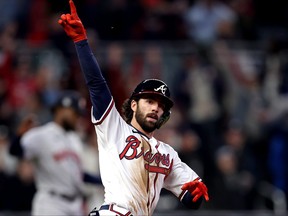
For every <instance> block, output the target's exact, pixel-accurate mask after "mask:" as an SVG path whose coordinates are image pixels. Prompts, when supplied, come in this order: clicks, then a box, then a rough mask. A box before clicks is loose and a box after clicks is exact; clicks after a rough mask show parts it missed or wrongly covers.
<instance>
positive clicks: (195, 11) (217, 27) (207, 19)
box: [184, 0, 236, 46]
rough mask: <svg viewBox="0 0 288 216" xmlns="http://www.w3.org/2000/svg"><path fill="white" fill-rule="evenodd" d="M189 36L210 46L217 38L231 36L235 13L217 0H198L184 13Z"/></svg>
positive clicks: (198, 42)
mask: <svg viewBox="0 0 288 216" xmlns="http://www.w3.org/2000/svg"><path fill="white" fill-rule="evenodd" d="M184 16H185V22H186V25H187V31H188V34H189V37H190V38H191V39H192V40H194V41H195V42H196V44H199V45H203V46H210V45H211V44H212V43H213V42H214V41H215V40H217V39H219V38H231V37H232V38H233V36H234V32H235V29H234V28H235V22H236V14H235V12H234V11H233V10H232V9H231V8H230V7H229V6H228V5H226V4H224V3H223V2H221V1H219V0H198V1H196V2H195V4H193V5H191V7H190V8H189V9H188V10H187V11H186V13H185V14H184Z"/></svg>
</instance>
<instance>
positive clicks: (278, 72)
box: [0, 0, 288, 212]
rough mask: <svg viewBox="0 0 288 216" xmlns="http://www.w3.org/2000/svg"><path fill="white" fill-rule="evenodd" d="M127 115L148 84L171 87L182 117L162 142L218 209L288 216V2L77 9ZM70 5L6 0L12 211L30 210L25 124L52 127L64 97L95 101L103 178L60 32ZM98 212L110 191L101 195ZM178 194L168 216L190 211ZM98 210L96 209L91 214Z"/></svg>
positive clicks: (2, 130)
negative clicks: (22, 154)
mask: <svg viewBox="0 0 288 216" xmlns="http://www.w3.org/2000/svg"><path fill="white" fill-rule="evenodd" d="M74 2H75V4H76V6H77V9H78V14H79V17H80V18H81V20H82V22H83V24H84V26H85V27H86V30H87V34H88V38H89V42H90V44H91V46H92V49H93V51H94V53H95V55H96V57H97V59H98V61H99V64H100V67H101V69H102V72H103V73H104V76H105V78H106V79H107V82H108V85H109V86H110V88H111V92H112V94H113V95H114V99H115V101H116V106H117V108H118V109H120V107H121V104H122V102H123V101H124V99H125V98H127V97H129V95H130V93H131V91H132V90H133V89H134V87H135V86H136V84H138V83H139V82H140V81H142V80H143V79H145V78H150V77H154V78H160V79H163V80H164V81H165V82H166V83H167V84H168V86H170V88H171V92H172V98H173V100H174V102H175V106H174V107H173V109H172V117H171V119H170V121H169V122H168V123H167V124H166V125H165V126H163V128H161V130H159V131H157V133H156V137H157V138H159V139H160V140H163V141H165V142H167V143H169V144H170V145H172V146H173V147H174V148H175V149H176V150H177V151H178V152H179V155H180V157H181V158H182V160H183V161H184V162H186V163H187V164H188V165H189V166H191V167H192V169H194V170H195V171H196V172H197V173H198V174H199V175H200V176H201V177H202V178H203V180H204V181H205V183H206V184H207V186H208V188H209V193H210V202H209V203H205V205H204V206H203V208H204V209H207V210H257V209H267V210H272V211H274V212H286V211H287V204H288V203H287V200H286V199H287V195H288V61H287V60H288V53H287V49H288V1H286V0H274V1H269V0H105V1H104V0H75V1H74ZM66 12H69V5H68V0H67V1H66V0H61V1H59V0H9V1H7V0H0V14H1V15H0V212H1V211H30V208H31V199H32V197H33V194H34V193H35V185H34V180H33V167H31V165H30V164H29V163H28V162H27V161H19V160H16V159H15V158H13V157H12V156H11V155H10V154H9V145H10V143H11V140H13V138H14V137H15V136H16V135H17V126H18V124H19V122H20V121H21V120H22V119H23V118H25V117H27V116H28V115H30V114H33V115H35V117H36V118H37V121H38V124H43V123H45V122H47V121H49V120H50V119H51V114H50V106H51V104H53V102H54V101H55V98H56V97H57V95H58V93H59V92H60V91H61V90H65V89H73V90H77V91H78V92H80V93H81V94H82V96H84V97H85V98H86V99H87V102H88V103H87V113H86V114H85V115H84V116H83V117H82V119H81V122H79V126H78V130H79V133H80V134H81V136H82V138H83V140H84V142H85V146H84V148H85V156H84V157H83V158H84V161H85V162H84V166H85V167H86V169H88V170H90V171H91V172H94V173H99V170H98V161H97V159H98V155H97V143H96V138H95V132H94V128H93V126H92V124H91V123H90V106H91V104H90V103H89V95H88V92H87V88H86V86H85V82H84V80H83V78H82V74H81V70H80V66H79V64H78V60H77V56H76V53H75V49H74V44H73V42H72V41H71V40H70V39H69V38H68V37H67V36H66V35H65V33H64V31H63V29H62V28H61V27H60V26H59V25H58V23H57V21H58V18H59V16H60V14H62V13H66ZM88 191H89V194H90V195H89V196H87V202H88V205H90V204H91V203H92V204H91V205H95V203H97V202H98V203H100V202H101V199H100V200H99V197H102V196H103V195H102V191H101V189H100V190H99V188H94V187H89V188H88ZM174 199H175V198H174V197H173V196H172V195H171V194H169V193H168V192H166V191H163V196H162V198H161V200H160V202H159V207H158V209H159V211H160V210H169V209H182V208H183V207H182V206H181V204H179V202H177V201H175V200H174ZM89 202H90V204H89Z"/></svg>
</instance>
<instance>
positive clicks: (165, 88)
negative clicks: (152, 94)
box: [154, 85, 167, 95]
mask: <svg viewBox="0 0 288 216" xmlns="http://www.w3.org/2000/svg"><path fill="white" fill-rule="evenodd" d="M159 90H161V92H162V94H164V95H165V92H166V90H167V87H166V86H165V85H161V86H160V87H158V88H155V89H154V91H159Z"/></svg>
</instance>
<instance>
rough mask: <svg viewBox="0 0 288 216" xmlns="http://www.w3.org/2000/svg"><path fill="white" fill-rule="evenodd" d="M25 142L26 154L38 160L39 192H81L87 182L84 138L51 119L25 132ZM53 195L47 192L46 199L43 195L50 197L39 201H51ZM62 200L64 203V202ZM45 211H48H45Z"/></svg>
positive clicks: (37, 177)
mask: <svg viewBox="0 0 288 216" xmlns="http://www.w3.org/2000/svg"><path fill="white" fill-rule="evenodd" d="M21 145H22V147H23V149H24V154H25V155H24V156H25V158H27V159H31V160H32V161H34V162H35V163H34V164H35V183H36V187H37V193H47V194H48V193H49V192H51V191H53V192H56V193H57V194H65V195H70V196H77V195H78V196H79V195H80V194H81V193H80V191H81V187H82V184H83V181H82V167H81V162H80V153H81V151H82V142H81V140H80V138H79V136H78V135H77V134H76V133H75V132H66V131H65V130H64V129H63V128H62V127H60V126H59V125H58V124H56V123H54V122H49V123H47V124H45V125H43V126H40V127H36V128H33V129H31V130H29V131H28V132H27V133H25V134H24V135H23V137H22V139H21ZM38 196H39V195H38ZM49 197H50V199H55V197H53V196H48V195H47V196H45V199H44V198H43V199H44V200H45V201H46V202H45V204H44V203H43V202H44V200H43V201H42V203H38V205H39V206H41V205H46V204H47V203H50V201H48V200H47V199H49ZM79 197H80V196H79ZM56 199H57V198H56ZM58 203H59V205H60V204H61V202H58ZM34 204H35V203H34ZM34 204H33V205H34ZM54 204H55V203H54ZM66 205H67V204H66ZM68 207H69V205H68ZM33 208H37V206H33ZM47 208H51V210H52V209H53V208H54V209H55V208H56V206H53V205H52V206H50V207H47ZM41 213H42V214H43V213H44V214H45V212H41Z"/></svg>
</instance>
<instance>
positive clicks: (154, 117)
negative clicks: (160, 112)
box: [147, 113, 158, 121]
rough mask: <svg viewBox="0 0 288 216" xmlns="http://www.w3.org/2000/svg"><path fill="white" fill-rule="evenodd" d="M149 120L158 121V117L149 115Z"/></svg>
mask: <svg viewBox="0 0 288 216" xmlns="http://www.w3.org/2000/svg"><path fill="white" fill-rule="evenodd" d="M147 119H150V120H153V121H158V116H157V115H156V114H153V113H151V114H148V115H147Z"/></svg>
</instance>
